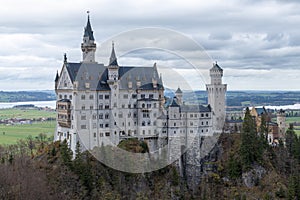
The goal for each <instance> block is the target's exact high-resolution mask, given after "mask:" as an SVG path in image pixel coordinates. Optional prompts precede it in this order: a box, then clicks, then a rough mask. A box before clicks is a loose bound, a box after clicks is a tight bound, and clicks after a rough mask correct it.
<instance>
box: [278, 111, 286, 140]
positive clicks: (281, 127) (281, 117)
mask: <svg viewBox="0 0 300 200" xmlns="http://www.w3.org/2000/svg"><path fill="white" fill-rule="evenodd" d="M276 116H277V124H278V136H279V138H284V136H285V129H286V121H285V120H286V115H285V111H284V110H282V109H280V110H279V111H278V112H277V115H276Z"/></svg>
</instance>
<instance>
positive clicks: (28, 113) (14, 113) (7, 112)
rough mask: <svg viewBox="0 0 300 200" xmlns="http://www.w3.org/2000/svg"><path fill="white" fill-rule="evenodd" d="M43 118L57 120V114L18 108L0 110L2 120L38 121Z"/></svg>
mask: <svg viewBox="0 0 300 200" xmlns="http://www.w3.org/2000/svg"><path fill="white" fill-rule="evenodd" d="M42 117H44V118H49V117H51V118H55V117H56V112H54V111H46V110H37V109H18V108H8V109H0V120H2V119H11V118H23V119H38V118H42Z"/></svg>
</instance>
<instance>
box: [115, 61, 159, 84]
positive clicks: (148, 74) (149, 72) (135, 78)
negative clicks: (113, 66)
mask: <svg viewBox="0 0 300 200" xmlns="http://www.w3.org/2000/svg"><path fill="white" fill-rule="evenodd" d="M153 77H157V78H155V79H156V81H157V87H156V88H154V86H153V83H152V78H153ZM158 77H159V76H158V72H157V70H156V68H154V67H129V66H122V67H119V79H120V89H129V88H128V82H132V88H131V89H134V90H135V89H141V90H153V89H157V90H159V89H163V83H162V81H161V80H160V79H159V78H158ZM137 82H140V83H141V85H140V87H137Z"/></svg>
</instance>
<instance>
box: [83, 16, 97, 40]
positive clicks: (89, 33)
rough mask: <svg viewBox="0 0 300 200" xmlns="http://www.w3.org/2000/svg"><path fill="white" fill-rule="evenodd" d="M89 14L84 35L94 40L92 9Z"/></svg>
mask: <svg viewBox="0 0 300 200" xmlns="http://www.w3.org/2000/svg"><path fill="white" fill-rule="evenodd" d="M87 14H88V19H87V24H86V27H85V28H84V35H83V37H88V38H89V40H93V41H94V40H95V38H94V34H93V30H92V26H91V22H90V11H87Z"/></svg>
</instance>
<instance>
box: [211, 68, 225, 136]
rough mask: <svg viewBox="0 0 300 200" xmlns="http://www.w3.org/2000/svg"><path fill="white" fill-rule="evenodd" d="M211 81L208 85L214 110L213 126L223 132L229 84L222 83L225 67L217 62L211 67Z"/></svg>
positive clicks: (216, 130)
mask: <svg viewBox="0 0 300 200" xmlns="http://www.w3.org/2000/svg"><path fill="white" fill-rule="evenodd" d="M209 72H210V80H211V83H210V84H207V85H206V91H207V93H208V104H209V105H210V106H211V109H212V112H213V127H214V131H215V132H219V133H221V132H222V130H223V127H224V122H225V118H226V112H225V111H226V100H225V95H226V92H227V85H226V84H223V83H222V77H223V69H222V68H221V67H219V65H218V64H217V63H215V64H213V67H212V68H211V69H210V71H209Z"/></svg>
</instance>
